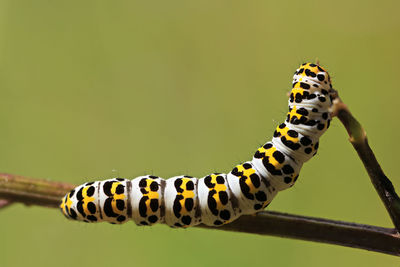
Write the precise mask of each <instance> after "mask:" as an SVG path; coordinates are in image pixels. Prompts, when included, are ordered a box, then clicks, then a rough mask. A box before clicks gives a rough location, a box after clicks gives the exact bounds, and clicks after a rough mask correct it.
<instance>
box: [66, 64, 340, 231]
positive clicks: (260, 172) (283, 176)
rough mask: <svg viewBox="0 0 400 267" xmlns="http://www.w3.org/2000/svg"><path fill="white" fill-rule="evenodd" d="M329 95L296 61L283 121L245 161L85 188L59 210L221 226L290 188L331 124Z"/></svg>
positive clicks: (92, 217)
mask: <svg viewBox="0 0 400 267" xmlns="http://www.w3.org/2000/svg"><path fill="white" fill-rule="evenodd" d="M333 98H334V90H333V89H332V84H331V79H330V76H329V74H328V72H326V71H325V70H324V69H323V68H322V67H321V66H319V65H317V64H312V63H305V64H302V65H301V66H300V67H299V68H298V69H297V70H296V72H295V73H294V77H293V84H292V90H291V92H290V97H289V112H288V113H287V115H286V118H285V121H284V122H283V123H281V124H280V125H278V126H277V128H276V130H275V132H274V133H273V137H272V140H271V141H269V142H267V143H266V144H265V145H263V146H262V147H260V148H259V149H258V150H257V151H256V152H255V154H254V156H253V159H252V160H251V161H248V162H245V163H243V164H239V165H237V166H236V167H234V168H233V170H232V171H231V172H229V173H228V174H221V173H213V174H210V175H207V176H205V177H203V178H200V179H198V178H194V177H190V176H176V177H173V178H170V179H167V180H164V179H162V178H160V177H157V176H152V175H146V176H140V177H137V178H135V179H133V180H128V179H123V178H113V179H109V180H105V181H96V182H91V183H85V184H83V185H80V186H78V187H76V188H75V189H74V190H72V191H71V192H70V193H68V194H67V195H66V196H65V197H64V198H63V199H62V203H61V205H60V208H61V211H62V213H63V214H64V215H65V216H66V217H67V218H68V219H73V220H78V221H84V222H101V221H106V222H110V223H113V224H121V223H124V222H126V221H128V220H133V221H134V222H135V223H136V224H137V225H152V224H155V223H165V224H167V225H169V226H171V227H183V228H186V227H189V226H194V225H198V224H200V223H203V224H206V225H210V226H220V225H224V224H227V223H229V222H232V221H233V220H235V219H237V218H238V217H239V216H241V215H244V214H253V213H256V212H258V211H261V210H263V209H264V208H265V207H266V206H268V204H269V203H271V201H272V199H273V198H274V197H275V196H276V194H277V193H278V192H279V191H281V190H284V189H287V188H289V187H291V186H293V184H294V183H295V182H296V181H297V178H298V177H299V172H300V169H301V167H302V165H303V163H305V162H306V161H308V160H309V159H310V158H312V157H313V156H314V155H315V154H316V153H317V150H318V147H319V138H320V136H321V135H322V134H323V133H324V132H325V131H326V130H327V129H328V128H329V125H330V121H331V113H330V108H331V106H332V100H333Z"/></svg>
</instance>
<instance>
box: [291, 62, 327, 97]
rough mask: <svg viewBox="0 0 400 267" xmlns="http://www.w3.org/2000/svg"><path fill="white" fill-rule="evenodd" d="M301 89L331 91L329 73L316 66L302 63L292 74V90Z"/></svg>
mask: <svg viewBox="0 0 400 267" xmlns="http://www.w3.org/2000/svg"><path fill="white" fill-rule="evenodd" d="M296 85H297V86H298V87H301V88H303V89H310V88H314V89H316V90H318V89H319V90H318V91H320V90H322V89H324V90H328V91H331V89H332V82H331V77H330V76H329V73H328V72H327V71H326V70H325V69H324V68H323V67H321V66H319V65H318V64H314V63H304V64H301V66H300V67H299V68H298V69H297V70H296V71H295V72H294V76H293V88H294V87H295V86H296Z"/></svg>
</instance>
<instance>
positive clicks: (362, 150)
mask: <svg viewBox="0 0 400 267" xmlns="http://www.w3.org/2000/svg"><path fill="white" fill-rule="evenodd" d="M333 108H334V110H333V115H334V116H337V117H338V118H339V120H340V121H341V122H342V124H343V125H344V127H345V128H346V130H347V133H348V134H349V141H350V143H351V144H352V145H353V147H354V149H355V150H356V151H357V153H358V156H359V157H360V159H361V161H362V162H363V164H364V167H365V169H366V170H367V173H368V175H369V177H370V179H371V182H372V184H373V185H374V187H375V190H376V191H377V192H378V195H379V197H380V198H381V200H382V202H383V203H384V205H385V208H386V210H387V211H388V213H389V215H390V218H391V219H392V222H393V224H394V226H395V227H396V229H397V231H400V198H399V196H398V195H397V194H396V191H395V189H394V187H393V184H392V182H391V181H390V180H389V179H388V178H387V177H386V175H385V174H384V173H383V171H382V168H381V166H380V165H379V163H378V161H377V160H376V158H375V155H374V152H373V151H372V149H371V147H370V146H369V144H368V139H367V135H366V133H365V131H364V129H363V127H362V126H361V124H360V123H359V122H358V121H357V120H356V119H355V118H354V117H353V115H352V114H351V112H350V110H349V109H348V107H347V105H345V104H344V103H343V102H342V100H341V99H340V98H339V97H337V98H336V99H335V101H334V106H333Z"/></svg>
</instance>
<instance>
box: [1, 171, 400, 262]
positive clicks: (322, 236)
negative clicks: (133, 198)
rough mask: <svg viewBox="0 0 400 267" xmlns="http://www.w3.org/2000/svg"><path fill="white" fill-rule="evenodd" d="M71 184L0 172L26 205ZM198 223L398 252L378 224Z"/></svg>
mask: <svg viewBox="0 0 400 267" xmlns="http://www.w3.org/2000/svg"><path fill="white" fill-rule="evenodd" d="M74 187H75V186H74V185H71V184H68V183H60V182H52V181H48V180H42V179H33V178H28V177H23V176H17V175H11V174H0V198H8V199H12V200H14V201H17V202H22V203H25V204H29V205H40V206H47V207H52V208H57V207H58V206H59V204H60V199H61V198H62V197H63V196H64V195H65V194H66V193H67V192H68V191H69V190H71V189H73V188H74ZM198 227H202V228H210V229H211V228H212V229H215V230H224V231H234V232H244V233H253V234H259V235H273V236H279V237H287V238H295V239H301V240H307V241H315V242H322V243H328V244H336V245H341V246H346V247H353V248H361V249H366V250H370V251H376V252H381V253H386V254H391V255H395V256H400V236H399V235H398V233H397V231H395V230H394V229H389V228H383V227H377V226H369V225H363V224H355V223H348V222H341V221H334V220H327V219H321V218H312V217H305V216H298V215H290V214H285V213H279V212H272V211H263V212H260V213H258V214H257V215H255V216H249V215H247V216H241V217H240V218H239V219H237V220H236V221H234V222H232V223H230V224H227V225H224V226H222V227H218V228H215V227H208V226H204V225H200V226H198Z"/></svg>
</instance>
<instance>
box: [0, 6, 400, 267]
mask: <svg viewBox="0 0 400 267" xmlns="http://www.w3.org/2000/svg"><path fill="white" fill-rule="evenodd" d="M399 3H400V2H399V1H395V0H393V1H389V0H381V1H337V0H336V1H316V0H314V1H311V0H305V1H175V0H171V1H146V3H145V1H44V0H37V1H28V0H26V1H0V99H1V105H0V122H1V131H0V147H1V152H2V153H0V171H1V172H8V173H13V174H20V175H26V176H31V177H38V178H39V177H43V178H49V179H51V180H55V181H66V182H71V183H75V184H80V183H83V182H85V181H87V180H93V179H99V178H100V179H106V178H110V177H113V176H116V175H118V176H121V177H127V178H134V177H136V176H139V175H143V174H155V175H159V176H161V177H171V176H174V175H178V174H190V175H193V176H197V177H202V176H204V175H206V174H208V173H210V172H213V171H220V172H228V171H229V170H230V169H231V168H232V167H233V166H234V165H235V164H237V163H240V162H243V161H246V160H249V159H250V158H251V156H252V155H253V152H254V151H255V149H256V148H257V147H258V145H261V144H263V143H264V142H266V141H268V140H270V138H271V136H272V132H273V130H274V128H275V126H276V125H277V124H278V123H279V122H281V121H282V120H283V119H284V117H285V114H286V111H287V96H286V93H287V92H288V91H289V90H290V85H291V78H292V74H293V72H294V70H295V69H296V68H297V67H298V65H299V64H300V63H303V62H305V61H314V60H315V59H316V58H318V59H319V60H320V62H321V65H322V66H324V67H325V68H327V69H328V70H329V71H330V73H331V76H332V77H333V84H334V87H335V88H336V89H338V90H339V92H340V94H341V96H342V98H343V99H344V101H345V102H346V103H347V104H348V105H349V106H350V108H351V110H352V112H353V113H354V115H355V116H356V117H357V118H358V119H359V120H360V122H362V124H363V126H364V127H365V129H366V131H367V133H368V136H369V140H370V144H371V146H372V148H373V149H374V151H375V152H376V156H377V158H378V159H379V160H380V162H381V165H382V167H383V168H384V170H385V172H386V173H387V175H388V176H389V177H391V178H392V181H393V183H394V185H395V186H396V187H397V188H398V189H400V178H399V176H398V172H396V170H397V169H398V165H399V163H398V157H397V156H395V155H396V154H395V151H399V150H400V145H399V142H397V140H398V137H399V126H398V120H399V117H398V112H397V105H398V99H397V94H398V86H399V85H398V84H399V83H398V77H399V70H400V67H399V59H400V53H399V47H400V35H399V34H400V16H399V15H398V11H399V8H400V4H399ZM320 147H321V148H320V151H319V154H318V156H317V157H315V158H314V159H313V160H311V161H310V162H309V163H307V164H305V166H304V168H303V170H302V173H301V175H300V179H299V181H298V182H297V184H296V186H294V187H293V188H292V189H290V190H287V191H285V192H282V193H280V194H279V195H278V196H277V198H276V199H275V200H274V201H273V202H272V204H271V205H270V208H269V209H271V210H277V211H282V212H290V213H295V214H302V215H310V216H318V217H325V218H331V219H340V220H346V221H354V222H360V223H367V224H374V225H380V226H386V227H390V226H391V222H390V219H389V218H388V216H387V214H386V212H385V210H384V208H383V205H382V204H381V202H380V200H379V198H378V196H377V194H376V193H375V191H374V189H373V187H372V185H371V184H370V182H369V178H368V177H367V175H366V172H365V170H364V169H363V167H362V164H361V162H360V160H359V159H358V158H357V155H356V153H355V151H354V150H353V149H352V147H351V145H350V143H349V142H348V141H347V135H346V132H345V130H344V129H343V127H342V125H341V124H340V123H339V122H338V121H337V120H334V121H333V123H332V127H331V128H330V130H329V131H328V132H327V133H326V134H325V135H324V136H323V137H322V142H321V146H320ZM0 238H1V242H0V266H71V265H72V266H80V265H83V264H85V265H88V266H99V267H100V266H112V264H114V265H115V266H116V265H118V266H254V265H257V266H267V265H268V266H287V265H289V266H294V265H295V266H298V267H300V266H378V265H380V266H399V265H398V259H397V258H395V257H393V256H387V255H383V254H378V253H373V252H367V251H362V250H357V249H350V248H343V247H338V246H332V245H324V244H318V243H311V242H304V241H297V240H289V239H281V238H276V237H269V236H256V235H248V234H240V233H230V232H223V231H217V230H204V229H196V228H194V229H187V230H174V229H170V228H168V227H166V226H164V225H157V226H154V227H137V226H135V225H134V224H133V223H127V224H125V225H123V226H113V225H109V224H105V223H104V224H91V225H88V224H84V223H75V222H71V221H67V220H65V219H64V217H63V216H62V215H61V214H60V213H59V211H58V210H54V209H46V208H41V207H26V206H22V205H13V206H11V207H9V208H6V209H4V210H2V211H1V212H0Z"/></svg>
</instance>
